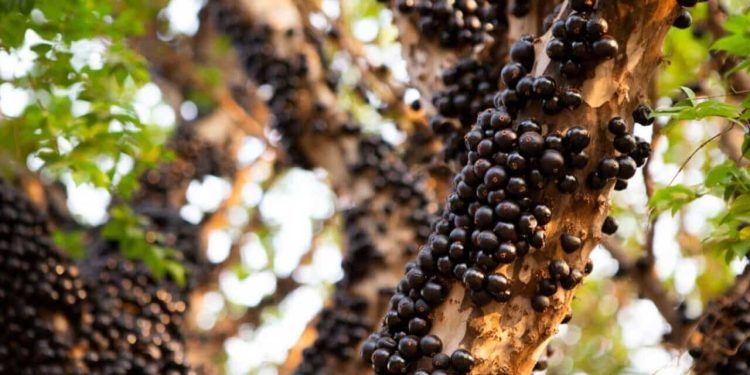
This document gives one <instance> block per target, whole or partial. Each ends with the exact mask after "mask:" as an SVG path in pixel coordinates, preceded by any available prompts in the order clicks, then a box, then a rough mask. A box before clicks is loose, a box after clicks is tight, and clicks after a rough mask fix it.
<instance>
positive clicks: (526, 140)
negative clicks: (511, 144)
mask: <svg viewBox="0 0 750 375" xmlns="http://www.w3.org/2000/svg"><path fill="white" fill-rule="evenodd" d="M518 148H519V150H520V151H521V155H523V156H538V155H539V154H541V153H542V151H543V150H544V138H542V135H541V134H539V133H537V132H535V131H527V132H525V133H523V134H521V137H520V138H519V139H518Z"/></svg>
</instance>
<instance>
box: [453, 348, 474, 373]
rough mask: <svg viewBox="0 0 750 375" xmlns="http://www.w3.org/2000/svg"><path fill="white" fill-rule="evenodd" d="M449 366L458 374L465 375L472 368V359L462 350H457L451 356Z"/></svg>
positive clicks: (469, 354)
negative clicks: (462, 374)
mask: <svg viewBox="0 0 750 375" xmlns="http://www.w3.org/2000/svg"><path fill="white" fill-rule="evenodd" d="M451 364H452V365H453V368H454V369H456V370H457V371H458V372H460V373H467V372H469V371H470V370H471V368H472V367H474V357H473V356H472V355H471V353H469V352H467V351H466V350H463V349H458V350H456V351H454V352H453V354H451Z"/></svg>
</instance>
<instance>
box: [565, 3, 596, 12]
mask: <svg viewBox="0 0 750 375" xmlns="http://www.w3.org/2000/svg"><path fill="white" fill-rule="evenodd" d="M594 4H596V0H571V2H570V7H571V8H573V10H575V11H576V12H591V11H593V10H594Z"/></svg>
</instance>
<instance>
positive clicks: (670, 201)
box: [648, 184, 701, 216]
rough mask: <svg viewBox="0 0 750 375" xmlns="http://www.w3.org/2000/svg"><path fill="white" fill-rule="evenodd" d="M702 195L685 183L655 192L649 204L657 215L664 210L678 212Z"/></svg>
mask: <svg viewBox="0 0 750 375" xmlns="http://www.w3.org/2000/svg"><path fill="white" fill-rule="evenodd" d="M700 197H701V194H699V193H698V192H697V191H696V189H695V188H690V187H688V186H685V185H681V184H679V185H674V186H667V187H665V188H661V189H658V190H657V191H656V192H654V195H653V197H651V200H650V201H649V203H648V205H649V207H650V208H651V209H652V210H653V215H654V216H657V215H659V214H661V213H662V212H666V211H670V212H671V213H672V215H674V214H676V213H677V212H678V211H679V210H680V209H681V208H682V207H684V206H685V205H687V204H689V203H691V202H693V201H694V200H696V199H698V198H700Z"/></svg>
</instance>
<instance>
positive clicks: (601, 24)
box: [586, 17, 609, 40]
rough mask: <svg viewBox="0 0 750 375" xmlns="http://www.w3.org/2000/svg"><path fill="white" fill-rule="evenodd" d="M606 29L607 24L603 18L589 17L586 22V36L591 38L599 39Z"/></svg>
mask: <svg viewBox="0 0 750 375" xmlns="http://www.w3.org/2000/svg"><path fill="white" fill-rule="evenodd" d="M608 30H609V24H608V23H607V20H605V19H603V18H598V17H596V18H590V19H589V20H588V21H587V22H586V36H587V37H588V38H589V39H591V40H597V39H600V38H601V37H603V36H604V34H606V33H607V31H608Z"/></svg>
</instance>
